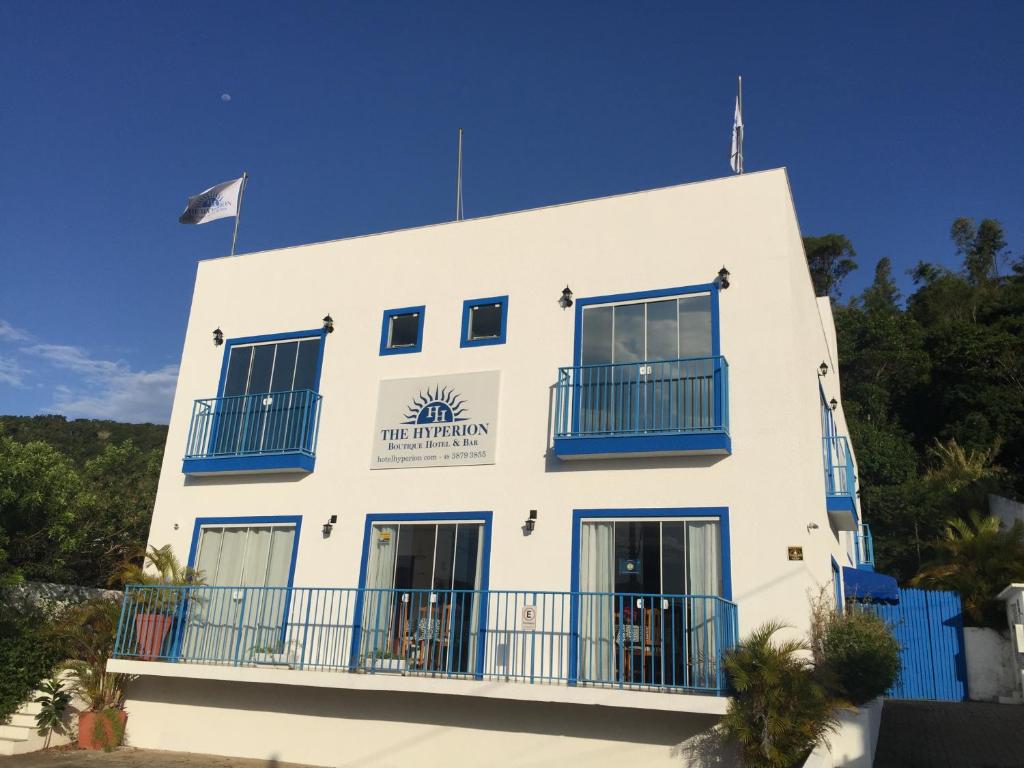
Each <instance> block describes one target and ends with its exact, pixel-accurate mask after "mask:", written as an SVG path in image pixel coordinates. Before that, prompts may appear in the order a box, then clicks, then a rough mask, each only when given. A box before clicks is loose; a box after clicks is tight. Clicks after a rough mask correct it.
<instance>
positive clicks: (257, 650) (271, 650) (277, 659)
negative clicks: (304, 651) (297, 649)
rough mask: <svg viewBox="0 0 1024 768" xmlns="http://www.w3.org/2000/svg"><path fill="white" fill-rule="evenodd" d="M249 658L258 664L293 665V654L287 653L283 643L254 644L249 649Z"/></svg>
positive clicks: (272, 665)
mask: <svg viewBox="0 0 1024 768" xmlns="http://www.w3.org/2000/svg"><path fill="white" fill-rule="evenodd" d="M249 659H250V660H251V661H252V662H253V664H256V665H258V666H267V667H291V665H292V660H291V654H288V653H285V650H284V644H283V643H267V644H266V645H254V646H253V647H252V648H250V649H249Z"/></svg>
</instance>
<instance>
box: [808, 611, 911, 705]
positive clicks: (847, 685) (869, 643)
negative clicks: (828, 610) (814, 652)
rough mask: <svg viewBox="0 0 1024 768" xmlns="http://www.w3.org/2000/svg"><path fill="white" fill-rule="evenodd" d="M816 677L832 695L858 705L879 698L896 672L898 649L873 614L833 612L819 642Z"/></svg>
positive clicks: (894, 677)
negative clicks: (817, 676)
mask: <svg viewBox="0 0 1024 768" xmlns="http://www.w3.org/2000/svg"><path fill="white" fill-rule="evenodd" d="M819 654H820V658H819V659H818V664H819V677H820V679H821V680H823V681H824V683H825V685H826V686H827V687H828V688H830V689H831V691H832V693H833V695H834V696H836V697H837V698H840V699H845V700H846V701H848V702H850V703H851V704H854V705H857V706H860V705H861V704H865V703H867V702H869V701H871V700H872V699H874V698H875V697H877V696H881V695H882V694H883V693H885V692H886V691H887V690H889V689H890V688H891V687H892V686H893V684H894V683H895V682H896V679H897V677H898V676H899V673H900V646H899V643H897V642H896V638H895V637H893V634H892V631H891V630H890V629H889V625H888V624H886V623H885V621H883V620H882V619H881V618H879V617H878V616H876V615H875V614H873V613H868V612H865V611H860V610H854V611H852V612H850V613H846V614H839V613H833V614H832V616H831V617H830V619H829V620H828V621H827V622H825V625H824V632H823V634H822V637H821V639H820V650H819Z"/></svg>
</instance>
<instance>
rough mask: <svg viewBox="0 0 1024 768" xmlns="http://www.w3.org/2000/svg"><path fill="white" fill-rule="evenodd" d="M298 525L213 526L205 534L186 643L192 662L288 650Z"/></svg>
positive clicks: (204, 529)
mask: <svg viewBox="0 0 1024 768" xmlns="http://www.w3.org/2000/svg"><path fill="white" fill-rule="evenodd" d="M294 549H295V526H294V525H266V526H260V525H210V526H203V527H202V528H200V531H199V543H198V549H197V552H196V560H195V568H196V570H197V571H198V572H199V574H200V575H201V576H202V578H203V580H204V583H205V585H207V586H208V587H210V588H205V587H198V588H196V589H195V590H193V593H192V595H191V597H190V600H189V604H188V606H187V614H188V616H187V622H186V627H185V631H184V635H183V638H182V648H183V651H184V655H185V656H186V657H188V658H198V659H210V660H219V661H223V660H236V661H240V662H244V661H247V660H249V659H251V658H252V657H253V655H254V654H257V653H283V652H286V651H287V648H286V644H287V636H286V635H287V633H286V621H287V611H288V605H289V597H290V596H289V584H288V577H289V573H290V571H291V563H292V555H293V552H294Z"/></svg>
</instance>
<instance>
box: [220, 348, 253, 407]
mask: <svg viewBox="0 0 1024 768" xmlns="http://www.w3.org/2000/svg"><path fill="white" fill-rule="evenodd" d="M251 361H252V347H232V348H231V355H230V356H229V357H228V375H227V378H226V379H225V380H224V396H225V397H230V396H231V395H244V394H245V384H246V382H247V381H248V380H249V363H250V362H251Z"/></svg>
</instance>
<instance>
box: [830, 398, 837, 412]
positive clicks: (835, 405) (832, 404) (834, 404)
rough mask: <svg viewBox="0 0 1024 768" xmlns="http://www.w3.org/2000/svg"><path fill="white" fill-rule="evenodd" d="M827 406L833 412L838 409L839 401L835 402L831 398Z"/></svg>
mask: <svg viewBox="0 0 1024 768" xmlns="http://www.w3.org/2000/svg"><path fill="white" fill-rule="evenodd" d="M828 404H829V405H830V406H831V407H832V410H833V411H834V410H835V409H836V408H837V407H839V401H838V400H836V399H835V398H834V397H833V398H832V399H831V400H829V401H828Z"/></svg>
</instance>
